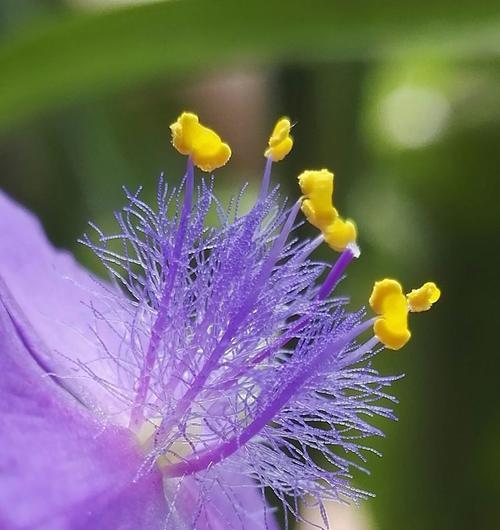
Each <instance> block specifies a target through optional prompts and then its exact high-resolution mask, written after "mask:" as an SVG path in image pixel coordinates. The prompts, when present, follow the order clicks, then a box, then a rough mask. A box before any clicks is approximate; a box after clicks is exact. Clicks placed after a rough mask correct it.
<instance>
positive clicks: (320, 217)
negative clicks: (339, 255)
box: [299, 169, 356, 252]
mask: <svg viewBox="0 0 500 530" xmlns="http://www.w3.org/2000/svg"><path fill="white" fill-rule="evenodd" d="M299 186H300V189H301V191H302V194H303V195H304V200H303V201H302V211H303V212H304V215H305V216H306V218H307V220H308V221H309V222H310V223H311V224H312V225H313V226H315V227H316V228H319V229H320V230H321V232H322V233H323V236H324V238H325V241H326V242H327V243H328V245H329V246H330V247H331V248H333V249H334V250H336V251H338V252H342V251H343V250H345V249H346V247H347V245H349V243H354V242H355V241H356V225H355V224H354V223H353V222H352V221H349V220H344V219H342V218H341V217H339V214H338V212H337V210H336V209H335V208H334V207H333V202H332V201H333V199H332V196H333V173H331V172H330V171H328V170H327V169H321V170H319V171H304V172H303V173H302V174H301V175H299Z"/></svg>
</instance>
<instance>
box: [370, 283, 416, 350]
mask: <svg viewBox="0 0 500 530" xmlns="http://www.w3.org/2000/svg"><path fill="white" fill-rule="evenodd" d="M370 306H371V307H372V309H373V310H374V311H375V313H377V314H378V315H380V318H377V319H376V320H375V324H374V326H373V329H374V331H375V335H376V337H377V338H378V339H379V340H380V342H382V343H383V344H385V345H386V346H387V347H388V348H390V349H391V350H399V349H400V348H402V347H403V346H404V345H405V344H406V343H407V342H408V341H409V340H410V337H411V333H410V330H409V329H408V302H407V300H406V297H405V295H404V294H403V289H402V287H401V284H400V283H399V282H397V281H396V280H389V279H385V280H382V281H379V282H375V285H374V286H373V291H372V294H371V296H370Z"/></svg>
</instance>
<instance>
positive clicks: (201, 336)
mask: <svg viewBox="0 0 500 530" xmlns="http://www.w3.org/2000/svg"><path fill="white" fill-rule="evenodd" d="M290 129H291V124H290V121H289V120H288V119H287V118H282V119H281V120H279V121H278V123H277V125H276V127H275V129H274V131H273V133H272V135H271V138H270V140H269V145H268V148H267V150H266V151H265V157H266V159H267V161H266V166H265V170H264V176H263V180H262V184H261V189H260V193H259V196H258V199H257V201H256V203H255V205H254V206H253V208H252V209H251V210H250V212H248V213H247V214H245V215H242V214H240V213H239V210H238V201H235V202H234V203H233V204H232V205H230V206H229V208H225V207H224V206H223V205H222V204H221V203H220V202H219V201H218V200H217V198H216V196H215V193H214V182H215V181H214V178H213V177H211V178H209V179H199V180H198V179H197V177H195V167H198V168H200V169H202V170H203V171H208V172H211V171H213V170H214V169H216V168H218V167H220V166H222V165H224V164H225V163H226V162H227V161H228V159H229V157H230V155H231V150H230V148H229V146H228V145H227V144H226V143H224V142H223V141H222V140H221V138H220V137H219V135H217V134H216V133H215V132H214V131H212V130H211V129H209V128H207V127H205V126H204V125H202V124H201V123H200V122H199V119H198V117H197V116H196V115H195V114H192V113H183V114H182V115H181V116H180V117H179V119H178V120H177V121H176V122H175V123H174V124H173V125H172V126H171V130H172V143H173V145H174V146H175V148H176V149H177V150H178V151H179V152H180V153H182V154H185V155H187V157H188V158H187V169H186V174H185V177H184V179H183V181H182V185H181V186H180V189H169V188H168V186H167V184H166V181H165V180H164V178H163V177H162V178H160V181H159V185H158V194H157V204H156V206H155V208H152V207H150V206H149V205H148V204H146V203H145V202H143V201H142V200H141V198H140V194H139V192H137V193H130V192H129V191H127V190H125V194H126V197H127V201H128V204H127V205H126V206H125V208H124V209H123V210H122V211H121V212H118V213H117V214H116V220H117V223H118V226H119V230H118V232H117V233H116V234H113V235H105V234H104V233H103V232H102V231H101V230H100V229H99V228H98V227H97V226H95V225H91V226H92V228H93V230H94V232H95V236H93V237H91V236H89V235H86V236H84V238H83V239H82V242H83V243H84V244H85V245H87V246H88V247H89V248H90V249H91V250H92V251H93V252H95V254H96V255H97V256H98V257H99V258H100V260H101V261H102V263H103V265H104V266H105V267H106V269H107V270H108V272H109V273H110V275H111V278H112V280H113V281H112V282H110V283H105V282H102V281H100V280H98V279H96V278H94V277H93V276H91V275H89V274H87V273H85V272H84V271H83V270H82V269H81V268H80V267H79V266H78V265H77V264H76V263H75V262H74V260H73V259H72V258H71V257H70V256H69V255H68V254H67V253H65V252H61V251H57V250H54V249H53V248H52V247H51V246H50V244H49V243H48V242H47V240H46V239H45V237H44V235H43V233H42V232H41V230H40V227H39V225H38V224H37V222H36V221H35V220H34V219H33V218H32V216H31V215H30V214H29V213H27V212H26V211H24V210H23V209H22V208H21V207H19V206H17V205H15V204H14V203H13V202H12V201H10V200H9V199H8V198H7V197H5V196H3V195H2V196H0V209H1V216H0V223H1V227H0V228H1V229H0V234H1V235H0V298H1V307H0V332H1V340H2V352H1V357H0V359H1V361H0V362H1V370H0V393H1V400H0V411H1V415H0V429H1V430H0V433H1V438H0V444H1V451H0V526H1V527H2V528H9V529H11V528H12V529H18V528H19V529H20V528H23V529H50V530H66V529H71V530H75V529H76V530H86V529H94V530H95V529H97V530H111V529H113V530H114V529H117V530H128V529H130V530H132V529H134V530H138V529H144V530H160V529H188V530H190V529H191V530H192V529H202V530H204V529H222V528H228V529H240V528H247V529H264V528H268V529H272V528H277V527H276V523H275V521H274V518H273V517H274V516H273V514H272V511H271V510H270V508H269V507H268V506H267V505H266V502H265V499H264V489H265V488H268V490H269V491H271V492H273V493H274V496H275V497H276V498H277V499H278V500H279V501H281V502H282V503H283V505H284V507H285V508H286V510H287V513H291V514H292V515H293V516H295V517H300V514H299V512H298V500H299V499H300V498H302V497H305V496H307V498H308V499H312V501H313V502H314V503H317V504H318V505H319V506H321V503H322V501H323V500H324V499H334V500H339V499H346V498H351V499H353V500H355V501H356V500H358V499H363V498H365V497H366V496H367V493H365V492H363V491H360V490H358V489H356V488H354V487H353V486H352V484H351V482H350V478H351V470H352V469H353V468H356V467H361V465H362V464H363V462H364V461H365V459H366V457H365V452H366V451H367V450H368V448H367V447H364V445H363V444H362V440H363V438H366V437H369V436H373V435H381V434H382V433H381V431H380V430H379V429H378V428H376V427H374V426H372V425H370V423H369V422H368V419H369V418H370V417H371V416H374V415H378V416H383V417H387V418H393V417H394V416H393V413H392V411H391V409H390V407H389V406H387V405H384V403H382V401H384V400H385V401H386V402H387V401H388V402H389V404H390V402H391V401H394V400H393V398H391V397H390V395H389V394H387V392H386V388H387V387H389V386H390V385H391V383H392V382H393V381H394V379H395V377H387V376H382V375H380V374H379V373H378V372H377V371H376V370H375V369H374V368H373V367H372V366H371V364H370V358H371V357H372V356H373V355H375V354H376V353H378V351H379V350H380V349H381V347H380V343H382V344H384V345H386V346H387V347H388V348H392V349H398V348H400V347H401V346H402V345H403V344H404V343H406V342H407V341H408V339H409V337H410V333H409V330H408V326H407V316H408V312H409V311H422V310H427V309H429V308H430V306H431V305H432V304H433V303H434V302H436V301H437V299H438V298H439V294H440V293H439V290H438V288H437V287H436V286H435V284H433V283H426V284H424V285H423V287H421V288H420V289H417V290H414V291H412V292H411V293H410V294H409V295H407V296H405V295H404V294H403V292H402V288H401V286H400V284H399V283H398V282H396V281H394V280H389V279H385V280H382V281H381V282H377V283H376V284H375V287H374V290H373V293H372V296H371V298H370V305H371V307H372V308H373V310H374V311H375V313H376V315H377V316H376V317H373V318H370V317H367V316H366V313H365V310H364V309H360V310H359V311H356V312H350V311H349V310H348V306H347V301H346V299H345V298H338V297H332V296H331V294H332V292H333V290H334V289H335V288H336V286H337V284H338V283H339V281H340V279H341V278H342V276H343V274H344V272H345V270H346V267H347V266H348V264H349V263H350V262H351V261H352V259H353V258H354V257H358V256H359V249H358V247H357V244H356V228H355V225H354V223H353V222H352V221H349V220H344V219H343V218H342V217H340V215H339V213H338V211H337V209H336V208H335V207H334V206H333V202H332V201H333V199H332V195H333V174H332V173H331V172H329V171H328V170H325V169H322V170H319V171H306V172H304V173H302V174H301V175H300V177H299V186H300V188H301V191H302V194H303V196H302V198H301V199H299V200H298V201H297V202H296V203H295V204H293V205H292V206H291V207H287V206H286V204H283V203H281V202H280V200H279V196H278V191H277V189H271V190H270V175H271V168H272V165H273V163H275V162H278V161H280V160H282V159H283V158H284V157H285V156H286V155H287V154H288V153H289V152H290V150H291V149H292V146H293V140H292V138H291V136H290ZM139 191H140V190H139ZM300 209H302V211H303V213H304V214H305V216H306V218H307V219H308V220H309V221H310V222H311V223H312V224H313V225H314V226H315V227H317V228H318V229H319V231H320V235H319V236H318V237H317V238H315V239H314V240H312V241H309V240H306V241H303V240H302V241H301V240H299V239H298V238H297V237H296V236H295V235H294V234H295V232H294V230H295V228H296V226H297V223H298V221H297V215H298V213H299V210H300ZM210 210H214V211H215V212H216V213H217V215H218V219H219V224H218V226H208V225H207V223H206V217H207V214H208V213H209V211H210ZM171 211H175V213H173V215H171V214H169V212H171ZM323 241H325V242H326V243H327V244H328V245H329V246H330V247H331V248H332V249H334V250H336V251H339V252H341V254H340V256H339V257H338V259H337V260H336V261H335V262H334V264H333V265H331V266H330V265H329V264H324V263H318V262H316V261H314V260H313V259H312V258H311V254H312V253H313V251H314V250H315V249H316V248H317V247H318V246H319V245H320V244H321V243H322V242H323ZM323 274H325V278H324V280H323ZM372 326H373V328H374V335H373V336H371V337H369V338H367V339H363V338H362V337H364V335H365V334H367V333H368V332H369V329H370V328H371V327H372ZM318 455H321V458H319V459H318ZM323 513H324V511H323ZM324 522H325V526H327V525H328V523H327V521H326V518H325V521H324Z"/></svg>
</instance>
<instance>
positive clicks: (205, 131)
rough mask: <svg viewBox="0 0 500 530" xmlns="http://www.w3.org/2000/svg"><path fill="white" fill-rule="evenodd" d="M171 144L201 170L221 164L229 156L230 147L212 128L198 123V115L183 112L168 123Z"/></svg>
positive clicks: (212, 168) (214, 167) (208, 169)
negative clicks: (173, 121) (172, 121)
mask: <svg viewBox="0 0 500 530" xmlns="http://www.w3.org/2000/svg"><path fill="white" fill-rule="evenodd" d="M170 130H171V131H172V144H173V145H174V147H175V148H176V149H177V151H179V153H181V154H183V155H189V156H190V157H191V158H192V160H193V164H194V165H195V166H197V167H199V168H200V169H201V170H203V171H213V170H214V169H217V168H218V167H221V166H223V165H224V164H226V162H227V161H228V160H229V158H230V156H231V148H230V147H229V145H227V144H226V143H224V142H223V141H222V140H221V138H220V136H219V135H218V134H217V133H216V132H215V131H212V129H209V128H208V127H205V126H204V125H202V124H201V123H200V120H199V119H198V116H197V115H196V114H193V113H191V112H183V113H182V114H181V115H180V116H179V118H177V121H176V122H175V123H172V125H170Z"/></svg>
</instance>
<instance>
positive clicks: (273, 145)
mask: <svg viewBox="0 0 500 530" xmlns="http://www.w3.org/2000/svg"><path fill="white" fill-rule="evenodd" d="M291 128H292V124H291V123H290V120H289V119H288V118H281V119H279V120H278V121H277V123H276V125H275V126H274V129H273V132H272V134H271V137H270V138H269V144H268V145H269V147H268V148H267V149H266V151H265V152H264V156H265V157H266V158H271V159H272V160H273V162H279V161H280V160H283V159H284V158H285V157H286V155H288V153H289V152H290V151H291V150H292V147H293V138H292V137H291V136H290V129H291Z"/></svg>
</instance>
